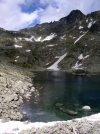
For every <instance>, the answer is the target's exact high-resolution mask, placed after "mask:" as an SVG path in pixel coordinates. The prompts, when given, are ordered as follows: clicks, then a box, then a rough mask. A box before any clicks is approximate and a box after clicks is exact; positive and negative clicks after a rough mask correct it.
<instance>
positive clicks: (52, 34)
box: [42, 33, 57, 42]
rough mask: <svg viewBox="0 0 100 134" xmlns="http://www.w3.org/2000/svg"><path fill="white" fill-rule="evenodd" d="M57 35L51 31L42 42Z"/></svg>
mask: <svg viewBox="0 0 100 134" xmlns="http://www.w3.org/2000/svg"><path fill="white" fill-rule="evenodd" d="M55 36H57V35H56V34H55V33H51V34H50V35H49V36H47V37H46V38H44V39H43V40H42V42H43V41H47V40H51V39H53V38H54V37H55Z"/></svg>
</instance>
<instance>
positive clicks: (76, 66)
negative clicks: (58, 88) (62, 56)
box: [72, 61, 83, 70]
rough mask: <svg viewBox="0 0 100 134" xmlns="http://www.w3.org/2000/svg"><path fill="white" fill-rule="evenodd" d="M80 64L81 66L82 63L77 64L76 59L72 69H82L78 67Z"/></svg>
mask: <svg viewBox="0 0 100 134" xmlns="http://www.w3.org/2000/svg"><path fill="white" fill-rule="evenodd" d="M80 66H82V64H78V61H77V62H76V63H75V65H74V66H73V67H72V69H76V70H77V69H83V68H79V67H80Z"/></svg>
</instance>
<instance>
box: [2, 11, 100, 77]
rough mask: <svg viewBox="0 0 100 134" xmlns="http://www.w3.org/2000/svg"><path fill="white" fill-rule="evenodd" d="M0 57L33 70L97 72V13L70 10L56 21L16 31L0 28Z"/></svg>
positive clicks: (99, 31) (99, 50)
mask: <svg viewBox="0 0 100 134" xmlns="http://www.w3.org/2000/svg"><path fill="white" fill-rule="evenodd" d="M0 57H1V60H3V61H4V62H6V63H10V64H13V65H16V66H20V67H24V68H31V69H33V70H64V71H67V72H72V73H74V74H81V75H82V74H87V73H92V74H95V73H96V74H98V73H100V11H95V12H92V13H90V14H87V15H84V14H83V13H82V12H81V11H80V10H73V11H71V12H70V14H69V15H68V16H66V17H64V18H61V19H60V20H59V21H54V22H50V23H43V24H37V25H36V26H34V27H30V28H25V29H21V30H19V31H7V30H5V29H3V28H0Z"/></svg>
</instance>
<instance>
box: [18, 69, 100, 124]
mask: <svg viewBox="0 0 100 134" xmlns="http://www.w3.org/2000/svg"><path fill="white" fill-rule="evenodd" d="M33 81H34V85H35V87H36V90H35V92H34V93H33V94H32V96H31V99H30V101H29V102H25V103H24V105H23V106H22V107H21V109H22V110H24V111H26V112H27V117H28V119H30V120H31V121H45V122H47V121H56V120H68V119H73V118H76V117H82V116H85V115H87V113H82V112H78V115H76V116H70V115H67V114H65V113H62V112H61V111H60V110H59V107H57V106H56V104H57V103H60V104H62V105H63V106H62V107H63V108H68V109H73V110H75V111H78V110H79V109H80V108H81V107H82V106H84V105H89V106H91V108H92V112H99V110H100V84H99V83H100V76H92V77H86V76H74V75H69V74H67V73H65V72H58V71H55V72H37V73H36V77H35V78H34V80H33ZM89 114H90V113H89Z"/></svg>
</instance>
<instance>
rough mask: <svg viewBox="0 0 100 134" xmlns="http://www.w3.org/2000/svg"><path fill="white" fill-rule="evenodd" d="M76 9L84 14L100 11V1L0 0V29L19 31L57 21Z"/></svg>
mask: <svg viewBox="0 0 100 134" xmlns="http://www.w3.org/2000/svg"><path fill="white" fill-rule="evenodd" d="M75 9H79V10H81V11H82V12H83V13H84V14H87V13H90V12H92V11H96V10H100V0H88V2H87V0H37V1H36V0H0V27H2V28H5V29H7V30H19V29H22V28H25V27H28V26H30V25H35V24H36V22H39V23H44V22H51V21H57V20H59V19H60V18H61V17H64V16H67V15H68V14H69V13H70V12H71V11H72V10H75Z"/></svg>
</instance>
